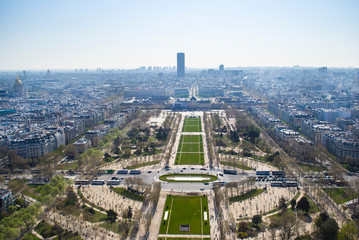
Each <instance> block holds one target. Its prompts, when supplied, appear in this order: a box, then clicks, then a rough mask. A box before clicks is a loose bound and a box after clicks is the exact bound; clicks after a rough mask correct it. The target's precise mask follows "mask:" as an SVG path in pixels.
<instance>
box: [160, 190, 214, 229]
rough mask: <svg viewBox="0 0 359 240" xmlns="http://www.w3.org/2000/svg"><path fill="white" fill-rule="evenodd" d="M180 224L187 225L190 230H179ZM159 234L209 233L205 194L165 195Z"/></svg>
mask: <svg viewBox="0 0 359 240" xmlns="http://www.w3.org/2000/svg"><path fill="white" fill-rule="evenodd" d="M181 225H189V227H190V230H189V231H188V232H183V231H180V226H181ZM160 234H184V235H185V234H200V235H209V234H210V224H209V212H208V199H207V196H206V195H200V196H174V195H169V196H167V199H166V203H165V208H164V211H163V215H162V219H161V227H160Z"/></svg>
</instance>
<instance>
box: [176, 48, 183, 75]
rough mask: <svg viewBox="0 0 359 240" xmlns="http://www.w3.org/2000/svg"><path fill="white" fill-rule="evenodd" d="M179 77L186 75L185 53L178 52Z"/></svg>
mask: <svg viewBox="0 0 359 240" xmlns="http://www.w3.org/2000/svg"><path fill="white" fill-rule="evenodd" d="M177 77H185V63H184V53H177Z"/></svg>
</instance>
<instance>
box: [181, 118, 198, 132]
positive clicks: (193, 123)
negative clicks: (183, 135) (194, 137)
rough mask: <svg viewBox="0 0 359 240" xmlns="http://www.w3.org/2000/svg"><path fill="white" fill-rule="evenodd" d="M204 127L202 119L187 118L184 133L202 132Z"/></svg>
mask: <svg viewBox="0 0 359 240" xmlns="http://www.w3.org/2000/svg"><path fill="white" fill-rule="evenodd" d="M201 131H202V126H201V118H200V117H196V118H188V117H187V118H185V120H184V124H183V128H182V132H201Z"/></svg>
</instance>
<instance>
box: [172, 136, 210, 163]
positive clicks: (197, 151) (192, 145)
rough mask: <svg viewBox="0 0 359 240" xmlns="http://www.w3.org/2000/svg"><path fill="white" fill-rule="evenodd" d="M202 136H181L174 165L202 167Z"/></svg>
mask: <svg viewBox="0 0 359 240" xmlns="http://www.w3.org/2000/svg"><path fill="white" fill-rule="evenodd" d="M202 138H203V137H202V135H182V136H181V138H180V143H179V145H178V151H177V155H176V160H175V164H182V165H183V164H185V165H191V164H196V165H204V153H203V139H202Z"/></svg>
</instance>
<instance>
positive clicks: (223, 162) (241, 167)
mask: <svg viewBox="0 0 359 240" xmlns="http://www.w3.org/2000/svg"><path fill="white" fill-rule="evenodd" d="M220 163H221V164H222V165H226V166H231V167H235V168H240V169H243V170H253V168H250V167H248V166H246V165H242V164H240V163H232V162H226V161H221V162H220Z"/></svg>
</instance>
